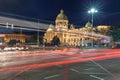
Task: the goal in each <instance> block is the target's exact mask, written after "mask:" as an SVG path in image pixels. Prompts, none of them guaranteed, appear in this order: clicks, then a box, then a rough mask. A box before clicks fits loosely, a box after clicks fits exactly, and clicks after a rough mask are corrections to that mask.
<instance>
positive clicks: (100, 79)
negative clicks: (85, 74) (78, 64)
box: [89, 75, 104, 80]
mask: <svg viewBox="0 0 120 80" xmlns="http://www.w3.org/2000/svg"><path fill="white" fill-rule="evenodd" d="M89 76H90V77H93V78H96V79H98V80H104V79H103V78H101V77H98V76H94V75H89Z"/></svg>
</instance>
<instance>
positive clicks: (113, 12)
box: [0, 0, 120, 26]
mask: <svg viewBox="0 0 120 80" xmlns="http://www.w3.org/2000/svg"><path fill="white" fill-rule="evenodd" d="M92 7H95V8H96V9H97V10H98V13H96V14H95V15H94V25H99V24H105V25H114V24H120V0H0V12H2V13H3V12H4V13H7V14H16V15H21V16H25V17H29V18H38V19H40V20H45V21H46V22H47V21H51V22H54V20H55V18H56V16H57V15H58V13H59V12H60V10H61V9H63V10H64V12H65V14H66V15H67V17H68V19H69V22H70V23H73V24H75V25H80V26H83V25H85V23H86V22H87V21H90V19H91V15H90V14H88V13H87V11H88V10H89V9H90V8H92Z"/></svg>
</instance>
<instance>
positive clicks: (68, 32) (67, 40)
mask: <svg viewBox="0 0 120 80" xmlns="http://www.w3.org/2000/svg"><path fill="white" fill-rule="evenodd" d="M68 24H69V20H68V18H67V16H66V15H65V14H64V11H63V10H61V11H60V13H59V14H58V16H57V17H56V20H55V26H54V25H53V24H51V25H50V26H49V28H48V29H47V31H46V33H45V35H44V38H45V39H46V42H47V43H51V41H52V39H53V37H54V36H56V35H57V36H58V37H59V39H60V43H61V44H63V45H69V46H81V45H86V44H89V43H93V42H98V41H100V39H101V38H102V37H105V38H109V36H105V35H104V36H102V35H101V34H98V33H96V32H95V30H96V28H94V27H93V26H92V24H91V23H90V22H87V23H86V25H85V27H82V28H79V29H75V26H74V25H73V24H71V25H70V26H69V27H70V28H68ZM98 29H99V28H98Z"/></svg>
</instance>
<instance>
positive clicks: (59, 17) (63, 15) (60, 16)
mask: <svg viewBox="0 0 120 80" xmlns="http://www.w3.org/2000/svg"><path fill="white" fill-rule="evenodd" d="M56 20H68V18H67V16H66V15H65V14H64V11H63V10H61V11H60V13H59V14H58V16H57V18H56Z"/></svg>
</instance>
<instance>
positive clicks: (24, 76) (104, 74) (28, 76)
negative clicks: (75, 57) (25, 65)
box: [0, 58, 120, 80]
mask: <svg viewBox="0 0 120 80" xmlns="http://www.w3.org/2000/svg"><path fill="white" fill-rule="evenodd" d="M119 66H120V58H116V59H109V60H103V61H88V62H83V63H76V64H70V65H68V66H67V67H66V66H65V65H57V66H53V67H46V68H36V69H30V70H20V71H11V72H2V73H0V75H1V76H0V78H1V79H0V80H120V67H119ZM66 71H67V72H66ZM5 77H6V78H5ZM65 77H66V78H65Z"/></svg>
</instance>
